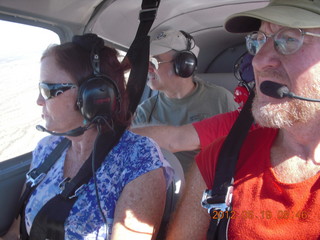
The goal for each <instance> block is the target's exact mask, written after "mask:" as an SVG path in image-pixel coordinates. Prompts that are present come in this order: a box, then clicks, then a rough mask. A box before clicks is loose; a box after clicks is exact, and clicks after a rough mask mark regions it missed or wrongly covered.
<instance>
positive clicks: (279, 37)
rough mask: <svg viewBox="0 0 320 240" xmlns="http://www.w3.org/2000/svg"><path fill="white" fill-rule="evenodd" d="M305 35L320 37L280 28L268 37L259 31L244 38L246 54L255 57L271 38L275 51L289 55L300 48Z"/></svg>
mask: <svg viewBox="0 0 320 240" xmlns="http://www.w3.org/2000/svg"><path fill="white" fill-rule="evenodd" d="M305 35H309V36H313V37H320V34H316V33H311V32H306V31H304V30H302V29H300V28H282V29H280V30H279V31H278V32H277V33H275V34H272V35H268V36H267V35H266V34H265V33H264V32H261V31H256V32H252V33H250V34H248V35H247V36H246V45H247V49H248V52H249V53H250V54H252V55H256V54H257V53H258V52H259V50H260V49H261V48H262V47H263V45H264V44H265V43H266V42H267V40H268V38H272V39H273V44H274V48H275V50H276V51H277V52H278V53H280V54H282V55H289V54H293V53H295V52H297V51H298V50H299V49H300V48H301V46H302V44H303V40H304V36H305Z"/></svg>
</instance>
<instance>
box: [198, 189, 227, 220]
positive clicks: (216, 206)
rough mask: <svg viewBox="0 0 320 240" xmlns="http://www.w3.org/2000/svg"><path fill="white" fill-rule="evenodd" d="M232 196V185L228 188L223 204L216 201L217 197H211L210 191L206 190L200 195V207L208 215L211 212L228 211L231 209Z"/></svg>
mask: <svg viewBox="0 0 320 240" xmlns="http://www.w3.org/2000/svg"><path fill="white" fill-rule="evenodd" d="M232 195H233V186H232V185H231V186H229V187H228V191H227V194H226V196H225V199H224V202H222V201H219V200H217V198H218V196H216V195H213V194H212V190H211V189H207V190H205V191H204V192H203V194H202V200H201V206H202V207H203V208H205V209H208V213H209V214H210V213H211V212H212V211H224V212H225V211H229V210H230V209H231V202H232Z"/></svg>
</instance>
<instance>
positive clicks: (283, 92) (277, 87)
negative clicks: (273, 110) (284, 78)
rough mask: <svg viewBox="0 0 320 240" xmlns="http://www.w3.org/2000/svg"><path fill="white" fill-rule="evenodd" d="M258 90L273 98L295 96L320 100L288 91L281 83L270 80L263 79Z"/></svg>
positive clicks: (312, 100) (310, 100)
mask: <svg viewBox="0 0 320 240" xmlns="http://www.w3.org/2000/svg"><path fill="white" fill-rule="evenodd" d="M260 91H261V92H262V93H263V94H265V95H267V96H269V97H273V98H278V99H280V98H285V97H288V98H295V99H299V100H304V101H309V102H320V99H313V98H305V97H300V96H297V95H295V94H294V93H293V92H290V91H289V88H288V87H287V86H285V85H283V84H280V83H276V82H272V81H264V82H262V83H261V85H260Z"/></svg>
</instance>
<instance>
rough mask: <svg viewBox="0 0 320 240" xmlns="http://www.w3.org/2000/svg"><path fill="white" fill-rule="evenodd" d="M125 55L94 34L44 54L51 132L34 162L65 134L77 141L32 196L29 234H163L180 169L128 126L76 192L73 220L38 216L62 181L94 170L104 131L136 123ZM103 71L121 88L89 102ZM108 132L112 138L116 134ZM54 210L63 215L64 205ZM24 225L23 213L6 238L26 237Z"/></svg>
mask: <svg viewBox="0 0 320 240" xmlns="http://www.w3.org/2000/svg"><path fill="white" fill-rule="evenodd" d="M97 42H98V43H99V44H100V47H99V48H98V49H97V48H96V45H97ZM117 57H118V55H117V52H116V50H115V49H112V48H109V47H106V46H104V44H103V40H102V39H101V38H98V37H97V36H96V35H93V34H87V35H83V36H75V37H74V38H73V41H72V42H69V43H65V44H62V45H57V46H51V47H49V48H48V49H47V50H46V51H45V52H44V53H43V56H42V58H41V74H40V83H39V88H40V94H39V97H38V99H37V104H38V105H39V106H41V107H42V118H43V119H44V121H45V127H41V128H42V129H44V130H45V131H47V132H50V133H51V135H49V136H47V137H45V138H43V139H42V140H41V141H40V142H39V143H38V146H37V147H36V149H35V150H34V152H33V160H32V163H31V169H32V168H36V167H38V166H39V165H41V164H42V163H43V162H44V161H45V160H46V158H47V156H48V155H49V154H50V153H51V152H52V151H54V149H55V148H56V146H57V145H58V143H59V142H61V141H62V140H63V139H65V138H67V139H69V140H70V144H69V145H68V147H67V148H66V149H64V150H63V151H62V153H61V156H60V157H59V158H58V159H57V160H56V161H55V163H54V164H53V166H52V167H51V168H50V169H49V171H48V172H47V174H46V175H45V176H44V178H43V179H42V181H40V183H39V184H38V185H37V186H36V187H35V189H34V190H33V191H32V192H31V194H30V197H29V198H28V200H27V201H26V203H25V207H24V209H23V216H24V218H23V221H21V223H22V224H23V223H24V224H25V226H23V225H22V226H21V227H22V228H24V227H25V229H26V232H27V234H28V236H27V237H24V239H42V238H41V237H39V234H34V233H33V231H35V232H36V231H39V232H41V231H42V232H45V234H46V236H45V238H43V239H154V238H155V236H156V233H157V230H158V228H159V225H160V223H161V219H162V214H163V211H164V206H165V199H166V186H168V183H169V181H170V178H171V177H170V176H171V175H172V169H171V168H170V167H169V165H168V163H167V162H166V161H165V160H164V159H163V156H162V154H161V153H160V150H159V147H158V146H157V145H155V143H154V142H153V141H151V140H150V139H148V138H146V137H142V136H139V135H136V134H134V133H132V132H129V131H127V130H124V133H123V134H122V136H120V137H119V140H118V142H116V143H115V144H114V145H113V148H112V149H111V150H110V151H109V153H108V154H107V155H106V156H103V157H102V161H101V164H100V165H99V166H97V167H93V169H94V170H95V171H93V175H92V177H91V178H90V179H89V180H88V181H87V182H86V183H85V184H83V185H82V186H81V187H79V188H77V190H76V191H75V192H74V195H72V196H70V197H69V198H70V199H73V200H74V203H73V205H72V206H71V210H70V211H69V212H68V213H66V214H65V215H66V218H65V221H64V222H59V221H56V222H54V221H51V222H49V220H48V219H47V218H49V217H47V216H46V215H45V217H44V218H43V221H39V220H38V218H39V215H40V213H41V212H42V210H43V209H44V208H45V207H46V204H49V202H50V200H51V199H53V198H54V197H56V196H57V194H59V193H61V191H63V188H61V187H62V186H65V185H64V184H65V183H66V182H67V183H70V182H72V180H73V179H75V178H76V177H77V176H78V175H77V174H78V172H79V171H83V172H84V173H87V172H88V171H90V170H89V168H88V169H87V171H86V169H85V168H83V166H85V165H84V164H86V162H87V161H88V160H89V162H90V164H89V166H90V165H91V162H92V163H93V164H95V163H94V161H93V160H92V158H94V157H96V156H98V157H99V152H98V153H97V154H96V153H95V150H97V149H98V150H99V149H105V148H107V147H104V146H102V147H101V146H100V148H97V149H95V147H96V146H95V141H96V139H97V136H100V135H99V134H100V132H102V133H105V132H116V130H117V127H118V128H119V127H120V128H122V129H126V128H127V126H129V124H130V122H129V121H128V116H129V114H128V112H127V99H126V95H125V80H124V71H123V69H122V66H121V64H120V62H119V61H118V59H117ZM102 75H104V76H105V78H108V79H109V80H108V81H109V83H106V85H107V88H106V91H109V90H108V88H114V89H113V90H112V91H114V92H112V91H111V94H110V98H99V96H94V100H93V103H88V104H87V105H88V106H85V104H86V103H85V101H86V100H85V99H81V98H82V97H83V98H85V96H84V95H86V94H89V95H90V94H91V93H92V91H93V92H94V91H101V89H100V88H103V87H104V86H103V85H101V86H100V85H99V86H93V87H92V86H87V89H85V90H81V89H82V88H83V85H84V84H88V82H89V81H91V77H92V76H94V77H93V78H97V77H98V78H99V77H101V76H102ZM106 76H107V77H106ZM108 81H107V82H108ZM88 89H89V90H88ZM82 91H84V92H85V91H88V92H87V93H86V92H85V93H83V92H82ZM102 92H104V91H102ZM81 94H82V95H83V96H82V95H81ZM94 94H95V93H93V95H94ZM99 94H100V93H99ZM102 94H104V93H102ZM114 95H115V96H114ZM109 101H111V103H110V104H109ZM100 102H108V104H109V105H108V104H107V105H106V106H110V109H107V108H102V110H101V109H100V110H99V111H98V112H97V113H93V116H91V115H90V114H91V112H90V111H91V110H92V108H93V107H94V106H95V105H94V104H99V103H100ZM90 104H93V107H92V106H90ZM104 109H106V110H105V111H106V112H104ZM108 111H111V114H109V113H108ZM96 115H97V116H98V117H99V118H98V120H97V118H96ZM101 116H102V117H101ZM101 122H102V124H101ZM106 136H108V137H109V139H107V140H110V136H114V135H106ZM111 141H113V139H111ZM111 146H112V145H111ZM103 151H105V150H103ZM100 155H101V154H100ZM80 177H81V176H80ZM50 203H51V202H50ZM57 206H60V205H57ZM50 211H51V212H52V211H53V212H55V211H56V215H57V216H58V215H61V213H60V212H61V209H60V207H56V208H51V209H50ZM38 214H39V215H38ZM53 215H55V214H53ZM49 223H50V224H51V225H50V224H49ZM19 224H20V223H19V221H18V220H16V221H15V222H14V224H13V225H12V227H11V229H10V231H9V232H8V233H7V235H5V236H4V237H3V239H18V235H19V232H18V229H19ZM36 224H38V226H36ZM20 225H21V224H20ZM39 228H41V230H39ZM61 234H62V235H61ZM57 236H62V237H57Z"/></svg>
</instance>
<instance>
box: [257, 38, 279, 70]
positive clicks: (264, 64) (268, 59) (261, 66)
mask: <svg viewBox="0 0 320 240" xmlns="http://www.w3.org/2000/svg"><path fill="white" fill-rule="evenodd" d="M252 65H253V68H254V69H255V70H256V71H263V70H265V69H268V68H275V67H277V66H279V65H280V61H279V53H278V52H277V51H276V50H275V48H274V43H273V39H272V38H268V39H267V41H266V43H265V44H264V45H263V46H262V47H261V48H260V50H259V51H258V53H257V54H256V55H255V56H254V58H253V59H252Z"/></svg>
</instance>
